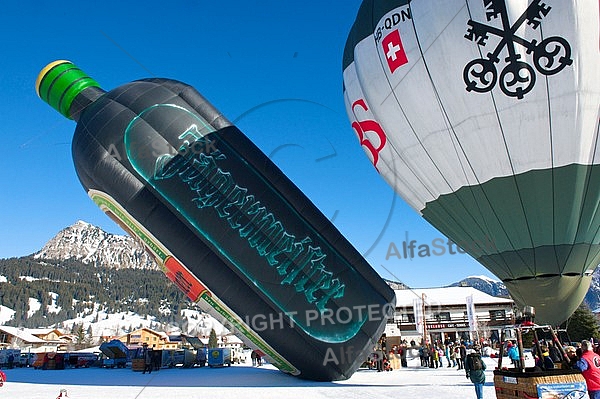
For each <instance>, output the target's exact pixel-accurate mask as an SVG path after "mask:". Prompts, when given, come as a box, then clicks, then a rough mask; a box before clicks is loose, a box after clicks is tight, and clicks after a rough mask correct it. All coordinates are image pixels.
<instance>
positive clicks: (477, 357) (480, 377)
mask: <svg viewBox="0 0 600 399" xmlns="http://www.w3.org/2000/svg"><path fill="white" fill-rule="evenodd" d="M480 350H481V347H479V345H475V346H474V347H473V352H472V353H469V355H467V356H466V358H465V360H464V368H465V373H466V375H467V378H469V379H470V380H471V382H472V383H473V385H474V386H475V394H476V395H477V399H483V384H485V369H486V367H485V363H484V361H483V359H482V358H481V353H480Z"/></svg>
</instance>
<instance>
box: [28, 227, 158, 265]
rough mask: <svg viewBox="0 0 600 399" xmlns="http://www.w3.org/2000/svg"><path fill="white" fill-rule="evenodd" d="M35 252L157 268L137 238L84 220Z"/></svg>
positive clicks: (50, 256)
mask: <svg viewBox="0 0 600 399" xmlns="http://www.w3.org/2000/svg"><path fill="white" fill-rule="evenodd" d="M33 256H34V258H36V259H55V260H67V259H77V260H79V261H81V262H83V263H86V264H93V265H95V266H103V267H111V268H117V269H120V268H133V269H157V268H158V266H157V265H156V263H155V262H154V260H153V259H152V257H151V256H149V255H148V254H147V253H146V251H144V248H143V246H142V245H141V244H140V243H139V242H137V241H136V240H135V239H133V238H131V237H129V236H125V235H118V234H111V233H107V232H106V231H104V230H102V229H101V228H100V227H97V226H94V225H92V224H90V223H87V222H84V221H82V220H78V221H77V222H75V223H73V224H72V225H71V226H69V227H66V228H64V229H62V230H61V231H60V232H58V234H56V236H54V237H53V238H52V239H51V240H50V241H48V242H47V243H46V245H44V247H43V248H42V249H41V250H40V251H38V252H36V253H35V254H34V255H33Z"/></svg>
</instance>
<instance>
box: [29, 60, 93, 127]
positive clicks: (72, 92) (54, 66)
mask: <svg viewBox="0 0 600 399" xmlns="http://www.w3.org/2000/svg"><path fill="white" fill-rule="evenodd" d="M88 87H97V88H100V85H99V84H98V82H96V81H95V80H94V79H92V78H90V77H89V76H88V75H87V74H86V73H85V72H83V71H82V70H81V69H79V68H78V67H77V66H76V65H75V64H73V63H72V62H70V61H65V60H60V61H54V62H51V63H50V64H48V65H46V67H44V69H42V71H41V72H40V74H39V75H38V78H37V81H36V82H35V90H36V92H37V94H38V96H40V98H41V99H42V100H44V101H46V102H47V103H48V104H50V106H52V108H54V109H56V110H57V111H58V112H60V113H61V114H63V115H64V116H66V117H67V118H69V119H73V115H72V113H71V112H70V110H71V104H72V103H73V101H74V100H75V97H77V95H78V94H79V93H81V92H82V91H83V90H85V89H87V88H88Z"/></svg>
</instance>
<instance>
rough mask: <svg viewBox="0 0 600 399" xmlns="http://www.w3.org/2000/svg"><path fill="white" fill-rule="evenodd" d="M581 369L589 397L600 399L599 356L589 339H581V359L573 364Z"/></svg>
mask: <svg viewBox="0 0 600 399" xmlns="http://www.w3.org/2000/svg"><path fill="white" fill-rule="evenodd" d="M575 367H576V368H578V369H579V370H581V374H583V378H585V383H586V384H587V389H588V394H589V395H590V399H600V356H598V355H597V354H596V353H595V352H594V347H593V345H592V343H591V342H590V341H587V340H583V341H581V359H579V360H578V361H577V363H576V365H575Z"/></svg>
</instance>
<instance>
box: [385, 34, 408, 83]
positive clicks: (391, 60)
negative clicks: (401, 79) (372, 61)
mask: <svg viewBox="0 0 600 399" xmlns="http://www.w3.org/2000/svg"><path fill="white" fill-rule="evenodd" d="M381 45H382V47H383V54H384V55H385V59H386V60H387V64H388V67H389V68H390V72H391V73H394V71H395V70H396V69H398V68H399V67H401V66H402V65H404V64H406V63H407V62H408V58H407V57H406V53H405V52H404V46H403V45H402V40H401V39H400V32H399V31H398V30H394V31H392V32H390V33H389V34H388V35H387V36H386V37H384V38H383V41H382V42H381Z"/></svg>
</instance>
